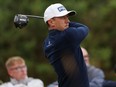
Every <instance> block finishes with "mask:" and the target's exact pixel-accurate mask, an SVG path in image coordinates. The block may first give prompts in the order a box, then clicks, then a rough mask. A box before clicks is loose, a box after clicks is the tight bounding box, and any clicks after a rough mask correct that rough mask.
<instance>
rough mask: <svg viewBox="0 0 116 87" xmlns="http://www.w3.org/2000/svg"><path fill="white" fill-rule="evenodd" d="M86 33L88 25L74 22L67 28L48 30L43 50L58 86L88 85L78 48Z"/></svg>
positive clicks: (85, 86) (84, 86)
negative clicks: (56, 76) (54, 73)
mask: <svg viewBox="0 0 116 87" xmlns="http://www.w3.org/2000/svg"><path fill="white" fill-rule="evenodd" d="M87 34H88V27H87V26H85V25H83V24H80V23H75V22H70V23H69V28H67V29H65V30H64V31H59V30H56V29H54V30H50V31H49V35H48V37H47V38H46V39H45V42H44V52H45V56H46V57H47V58H48V59H49V62H50V63H51V65H53V68H54V70H55V72H56V73H57V75H58V83H59V87H89V81H88V76H87V70H86V65H85V62H84V59H83V55H82V52H81V48H80V43H81V42H82V40H83V39H84V38H85V37H86V36H87Z"/></svg>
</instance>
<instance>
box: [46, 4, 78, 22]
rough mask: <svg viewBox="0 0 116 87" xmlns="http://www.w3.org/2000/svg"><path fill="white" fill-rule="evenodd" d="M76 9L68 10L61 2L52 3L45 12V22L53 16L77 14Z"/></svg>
mask: <svg viewBox="0 0 116 87" xmlns="http://www.w3.org/2000/svg"><path fill="white" fill-rule="evenodd" d="M75 14H76V11H73V10H72V11H67V9H66V8H65V7H64V6H63V5H62V4H60V3H56V4H52V5H50V6H49V7H48V8H47V9H46V10H45V12H44V21H45V23H46V22H47V21H48V20H50V19H51V18H53V17H61V16H65V15H68V16H72V15H75Z"/></svg>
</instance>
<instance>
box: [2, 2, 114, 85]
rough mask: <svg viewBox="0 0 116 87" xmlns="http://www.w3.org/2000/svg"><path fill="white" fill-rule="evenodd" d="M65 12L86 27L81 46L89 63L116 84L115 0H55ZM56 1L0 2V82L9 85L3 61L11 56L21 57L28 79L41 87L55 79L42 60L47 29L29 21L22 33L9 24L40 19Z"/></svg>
mask: <svg viewBox="0 0 116 87" xmlns="http://www.w3.org/2000/svg"><path fill="white" fill-rule="evenodd" d="M57 2H59V3H62V4H63V5H64V6H65V7H66V8H67V9H68V10H72V9H73V10H75V11H77V15H76V16H73V17H70V20H71V21H76V22H80V23H83V24H85V25H87V26H88V27H89V29H90V32H89V35H88V36H87V38H86V39H85V40H84V41H83V42H82V46H83V47H85V48H86V49H87V50H88V52H89V54H90V58H91V63H92V64H93V65H95V66H96V67H100V68H101V69H103V71H104V73H105V75H106V77H105V79H110V80H116V76H114V65H115V64H116V0H59V1H57ZM57 2H56V0H52V1H51V0H0V69H1V70H0V79H1V80H2V81H3V82H6V81H9V77H8V74H7V72H6V68H5V65H4V64H5V61H6V60H7V59H8V58H9V57H11V56H16V55H19V56H22V57H23V58H24V59H25V60H26V63H27V66H28V74H29V76H32V77H35V78H40V79H42V80H43V81H44V84H45V86H46V85H48V84H49V83H51V82H53V81H55V80H56V79H57V76H56V74H55V72H54V70H53V68H52V67H51V65H50V64H49V62H48V60H47V59H46V58H45V57H44V53H43V49H42V47H43V41H44V39H45V37H46V36H47V32H48V29H47V26H46V24H45V23H44V21H43V19H35V18H30V19H29V23H28V25H27V26H26V27H24V28H23V29H17V28H15V26H14V23H13V20H14V16H15V15H16V14H28V15H38V16H43V13H44V10H45V9H46V8H47V7H48V6H49V5H50V4H52V3H57Z"/></svg>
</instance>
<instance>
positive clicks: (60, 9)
mask: <svg viewBox="0 0 116 87" xmlns="http://www.w3.org/2000/svg"><path fill="white" fill-rule="evenodd" d="M57 9H58V11H59V12H61V11H64V10H66V8H65V7H64V6H60V7H58V8H57Z"/></svg>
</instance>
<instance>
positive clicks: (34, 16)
mask: <svg viewBox="0 0 116 87" xmlns="http://www.w3.org/2000/svg"><path fill="white" fill-rule="evenodd" d="M26 16H27V17H33V18H41V19H42V18H44V17H42V16H36V15H26Z"/></svg>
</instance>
